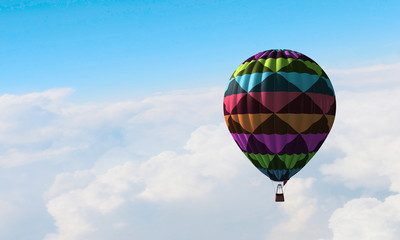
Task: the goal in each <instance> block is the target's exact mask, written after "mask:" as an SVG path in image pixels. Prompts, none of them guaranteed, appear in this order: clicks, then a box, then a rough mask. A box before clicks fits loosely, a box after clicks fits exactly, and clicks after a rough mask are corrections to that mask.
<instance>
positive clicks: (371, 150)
mask: <svg viewBox="0 0 400 240" xmlns="http://www.w3.org/2000/svg"><path fill="white" fill-rule="evenodd" d="M399 73H400V64H399V63H395V64H391V65H381V66H373V67H369V68H360V69H352V70H347V71H337V72H335V73H334V74H338V76H340V75H341V76H342V77H343V81H342V82H340V83H339V84H343V85H345V86H353V87H356V88H357V86H359V88H361V89H362V91H351V92H344V91H342V92H339V93H338V95H337V100H338V104H337V106H338V108H337V117H336V122H335V125H334V128H333V130H332V134H331V136H330V139H329V141H327V146H326V147H327V148H331V149H336V150H337V151H339V152H341V157H338V158H337V159H336V160H335V161H334V162H333V163H330V164H325V165H323V166H322V167H321V172H322V173H323V174H324V175H325V176H327V177H328V180H329V181H336V182H343V183H344V184H345V185H346V186H347V187H349V188H351V189H355V188H361V189H363V190H364V197H362V198H356V199H352V200H349V201H348V202H347V203H345V204H344V206H343V207H341V208H339V209H337V210H335V211H334V212H333V214H332V216H331V217H330V220H329V227H330V228H331V230H332V232H333V239H334V240H336V239H340V240H347V239H354V238H358V239H389V240H390V239H398V236H399V234H400V228H399V227H398V226H400V201H399V200H400V194H399V193H400V176H399V174H398V172H399V171H400V163H399V161H398V156H399V155H400V136H399V133H400V125H399V122H400V112H399V109H400V88H399V87H400V86H399V83H400V82H399V77H398V76H399ZM371 87H373V88H371ZM389 190H390V191H391V194H392V195H389V196H388V197H386V198H382V197H381V196H379V195H378V194H381V193H383V192H386V193H385V195H384V196H387V195H388V194H389V193H390V192H389ZM378 199H383V200H378Z"/></svg>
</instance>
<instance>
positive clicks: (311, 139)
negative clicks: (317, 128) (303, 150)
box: [301, 133, 328, 152]
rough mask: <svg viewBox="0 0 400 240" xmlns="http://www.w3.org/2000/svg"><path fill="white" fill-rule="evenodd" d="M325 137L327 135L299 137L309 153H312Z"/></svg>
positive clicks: (318, 134) (317, 134) (304, 135)
mask: <svg viewBox="0 0 400 240" xmlns="http://www.w3.org/2000/svg"><path fill="white" fill-rule="evenodd" d="M327 136H328V133H316V134H312V133H311V134H301V137H302V138H303V139H304V141H305V142H306V144H307V147H308V151H309V152H312V151H313V150H314V149H315V148H316V147H317V145H318V144H319V143H320V142H321V141H323V140H325V138H326V137H327Z"/></svg>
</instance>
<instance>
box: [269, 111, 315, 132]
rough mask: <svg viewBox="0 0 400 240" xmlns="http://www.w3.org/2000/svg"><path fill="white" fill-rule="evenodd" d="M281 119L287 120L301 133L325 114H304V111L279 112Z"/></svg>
mask: <svg viewBox="0 0 400 240" xmlns="http://www.w3.org/2000/svg"><path fill="white" fill-rule="evenodd" d="M276 115H277V116H278V117H279V118H280V119H282V120H283V121H285V122H286V123H287V124H289V126H291V127H292V128H293V129H294V130H295V131H296V132H298V133H301V132H304V131H306V130H307V129H309V128H310V127H311V125H312V124H313V123H315V122H317V121H318V120H320V119H321V117H322V116H323V114H303V113H278V114H276Z"/></svg>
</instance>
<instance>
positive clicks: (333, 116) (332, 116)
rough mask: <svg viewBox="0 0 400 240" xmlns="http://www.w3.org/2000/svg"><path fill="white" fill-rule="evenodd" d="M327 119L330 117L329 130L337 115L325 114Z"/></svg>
mask: <svg viewBox="0 0 400 240" xmlns="http://www.w3.org/2000/svg"><path fill="white" fill-rule="evenodd" d="M325 117H326V119H328V128H329V131H330V130H331V128H332V125H333V122H334V121H335V115H325Z"/></svg>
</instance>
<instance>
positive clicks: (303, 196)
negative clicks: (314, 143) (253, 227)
mask: <svg viewBox="0 0 400 240" xmlns="http://www.w3.org/2000/svg"><path fill="white" fill-rule="evenodd" d="M314 182H315V179H314V178H304V179H303V178H296V177H294V178H292V179H290V181H289V182H288V183H287V185H286V189H285V202H284V203H278V204H279V205H278V207H279V208H280V209H282V212H281V213H285V215H280V216H278V217H277V219H276V220H277V222H278V223H279V224H277V225H275V226H273V228H272V230H271V231H270V233H269V235H268V237H267V238H266V239H281V240H290V239H299V236H301V239H319V238H321V237H326V236H329V232H328V231H327V228H326V227H325V226H324V222H323V221H324V220H325V219H324V218H323V217H322V216H321V213H322V212H323V211H322V210H321V206H320V203H319V202H318V199H317V198H315V197H312V195H313V193H314V191H313V188H314ZM321 220H322V221H321Z"/></svg>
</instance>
